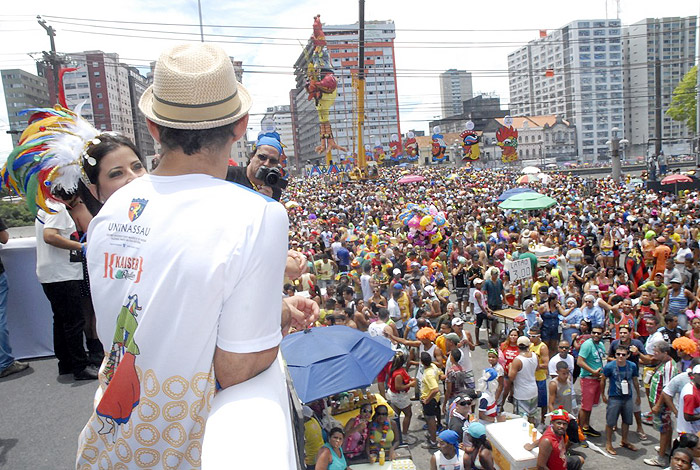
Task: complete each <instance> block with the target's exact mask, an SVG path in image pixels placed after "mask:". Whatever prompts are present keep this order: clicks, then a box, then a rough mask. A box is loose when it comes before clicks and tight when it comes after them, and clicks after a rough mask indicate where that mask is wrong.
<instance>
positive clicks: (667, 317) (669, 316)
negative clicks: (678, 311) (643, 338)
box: [664, 313, 678, 323]
mask: <svg viewBox="0 0 700 470" xmlns="http://www.w3.org/2000/svg"><path fill="white" fill-rule="evenodd" d="M674 320H678V317H677V316H675V315H674V314H672V313H667V314H666V315H664V322H666V323H668V322H672V321H674Z"/></svg>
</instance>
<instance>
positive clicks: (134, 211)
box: [129, 198, 148, 222]
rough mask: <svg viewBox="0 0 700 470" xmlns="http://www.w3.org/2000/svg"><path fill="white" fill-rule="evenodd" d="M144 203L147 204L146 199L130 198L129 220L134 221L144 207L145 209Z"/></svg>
mask: <svg viewBox="0 0 700 470" xmlns="http://www.w3.org/2000/svg"><path fill="white" fill-rule="evenodd" d="M146 204H148V200H147V199H139V198H134V199H132V200H131V205H130V206H129V220H130V221H132V222H133V221H134V220H136V219H138V218H139V217H141V214H143V211H144V209H146Z"/></svg>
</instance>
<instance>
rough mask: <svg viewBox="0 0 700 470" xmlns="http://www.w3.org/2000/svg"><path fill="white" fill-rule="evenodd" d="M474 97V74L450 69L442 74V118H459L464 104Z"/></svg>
mask: <svg viewBox="0 0 700 470" xmlns="http://www.w3.org/2000/svg"><path fill="white" fill-rule="evenodd" d="M471 97H472V74H471V73H469V72H467V71H466V70H457V69H449V70H446V71H445V72H443V73H441V74H440V101H441V103H442V117H443V119H444V118H446V117H448V116H457V115H458V114H462V112H463V111H464V109H463V108H462V103H463V102H464V101H466V100H468V99H470V98H471Z"/></svg>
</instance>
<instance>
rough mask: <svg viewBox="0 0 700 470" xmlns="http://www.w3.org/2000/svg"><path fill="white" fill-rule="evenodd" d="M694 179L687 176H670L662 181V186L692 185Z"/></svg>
mask: <svg viewBox="0 0 700 470" xmlns="http://www.w3.org/2000/svg"><path fill="white" fill-rule="evenodd" d="M692 182H693V178H691V177H690V176H686V175H669V176H667V177H666V178H664V179H662V180H661V184H676V183H692Z"/></svg>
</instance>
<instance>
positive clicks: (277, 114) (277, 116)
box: [251, 105, 296, 167]
mask: <svg viewBox="0 0 700 470" xmlns="http://www.w3.org/2000/svg"><path fill="white" fill-rule="evenodd" d="M260 128H261V129H262V131H263V132H266V130H267V129H268V128H270V129H274V130H275V131H276V132H277V133H278V134H279V135H280V137H281V138H282V144H284V154H285V155H286V156H287V166H288V167H291V166H293V165H295V164H296V160H295V157H294V127H293V126H292V111H291V107H290V106H289V105H281V106H270V107H269V108H267V111H266V112H265V116H263V118H262V119H261V120H260ZM251 137H253V136H251Z"/></svg>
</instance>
